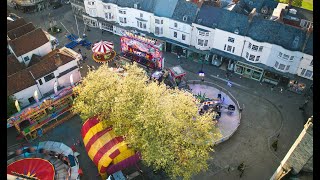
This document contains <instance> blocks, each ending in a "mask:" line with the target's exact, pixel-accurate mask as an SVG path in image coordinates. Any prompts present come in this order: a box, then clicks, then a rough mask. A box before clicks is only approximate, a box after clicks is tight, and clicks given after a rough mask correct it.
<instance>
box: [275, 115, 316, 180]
mask: <svg viewBox="0 0 320 180" xmlns="http://www.w3.org/2000/svg"><path fill="white" fill-rule="evenodd" d="M302 171H304V172H312V173H313V117H311V118H309V120H308V121H307V123H306V124H305V125H304V128H303V130H302V131H301V133H300V135H299V136H298V138H297V139H296V141H295V142H294V143H293V145H292V146H291V148H290V149H289V151H288V153H287V154H286V156H285V157H284V158H283V160H282V161H281V163H280V166H279V167H278V168H277V170H276V171H275V172H274V174H273V175H272V177H271V178H270V180H278V179H282V178H284V177H287V179H289V177H290V174H291V175H297V174H299V173H300V172H302ZM289 172H290V173H289ZM311 176H312V175H311ZM290 179H291V178H290ZM302 179H304V178H302Z"/></svg>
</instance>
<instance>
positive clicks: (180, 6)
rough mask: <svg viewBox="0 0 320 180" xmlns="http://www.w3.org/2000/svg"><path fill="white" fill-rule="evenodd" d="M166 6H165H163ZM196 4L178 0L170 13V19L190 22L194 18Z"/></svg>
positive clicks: (196, 9)
mask: <svg viewBox="0 0 320 180" xmlns="http://www.w3.org/2000/svg"><path fill="white" fill-rule="evenodd" d="M163 8H166V7H163ZM197 11H198V6H197V4H195V3H192V2H188V1H186V0H178V3H177V5H176V7H175V9H174V12H173V14H172V19H174V20H178V21H181V22H185V23H187V24H192V23H193V22H194V20H195V19H196V16H195V15H196V14H197Z"/></svg>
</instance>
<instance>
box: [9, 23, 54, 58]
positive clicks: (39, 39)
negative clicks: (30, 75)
mask: <svg viewBox="0 0 320 180" xmlns="http://www.w3.org/2000/svg"><path fill="white" fill-rule="evenodd" d="M47 42H49V39H48V38H47V36H46V35H45V33H44V32H43V30H42V29H41V28H38V29H35V30H33V31H30V32H28V33H26V34H24V35H22V36H20V37H18V38H16V39H13V40H10V41H9V45H10V46H11V48H12V50H13V51H14V53H15V54H16V56H21V55H23V54H26V53H28V52H30V51H32V50H34V49H36V48H38V47H40V46H42V45H44V44H46V43H47Z"/></svg>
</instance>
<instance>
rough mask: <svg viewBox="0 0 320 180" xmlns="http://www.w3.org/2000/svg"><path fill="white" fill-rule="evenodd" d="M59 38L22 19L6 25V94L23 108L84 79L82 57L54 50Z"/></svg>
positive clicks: (63, 50) (71, 52) (68, 51)
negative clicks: (80, 70)
mask: <svg viewBox="0 0 320 180" xmlns="http://www.w3.org/2000/svg"><path fill="white" fill-rule="evenodd" d="M56 45H57V41H56V38H55V37H53V36H51V35H50V34H49V33H47V32H45V31H43V30H42V29H40V28H36V27H35V26H34V25H33V24H32V23H30V22H29V23H27V22H26V21H25V20H24V19H23V18H17V19H16V20H14V21H8V22H7V48H8V55H7V95H8V96H14V97H15V98H16V99H18V101H19V102H20V105H21V106H22V107H25V106H27V105H29V104H30V103H33V102H34V101H35V99H34V97H33V96H34V92H35V91H37V93H39V94H38V97H39V99H41V98H42V97H45V96H47V95H49V94H51V93H52V92H53V84H54V83H55V82H57V84H58V86H59V87H60V88H62V87H66V86H69V85H70V78H71V76H72V79H73V81H74V82H77V81H79V80H80V79H81V75H80V72H79V68H78V63H77V62H78V61H79V59H81V55H79V54H78V53H76V52H74V51H73V50H71V49H67V48H61V49H55V48H56Z"/></svg>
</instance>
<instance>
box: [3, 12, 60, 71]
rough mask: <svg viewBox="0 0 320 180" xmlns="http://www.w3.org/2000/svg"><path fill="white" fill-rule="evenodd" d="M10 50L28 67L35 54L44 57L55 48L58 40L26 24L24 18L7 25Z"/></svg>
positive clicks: (30, 24)
mask: <svg viewBox="0 0 320 180" xmlns="http://www.w3.org/2000/svg"><path fill="white" fill-rule="evenodd" d="M7 25H8V28H7V40H8V49H9V50H10V52H11V53H12V54H14V55H15V57H16V58H17V59H18V60H19V62H21V63H22V62H23V63H24V64H25V65H26V66H28V64H29V63H30V60H31V56H32V55H33V54H36V55H39V56H44V55H46V54H48V53H49V52H50V51H52V49H54V48H55V44H54V42H56V38H55V37H53V36H51V35H50V34H48V33H45V32H44V31H43V30H42V29H41V28H37V29H36V28H35V27H34V25H33V24H32V23H26V22H25V20H24V19H23V18H20V19H18V20H16V21H12V22H9V23H7Z"/></svg>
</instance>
